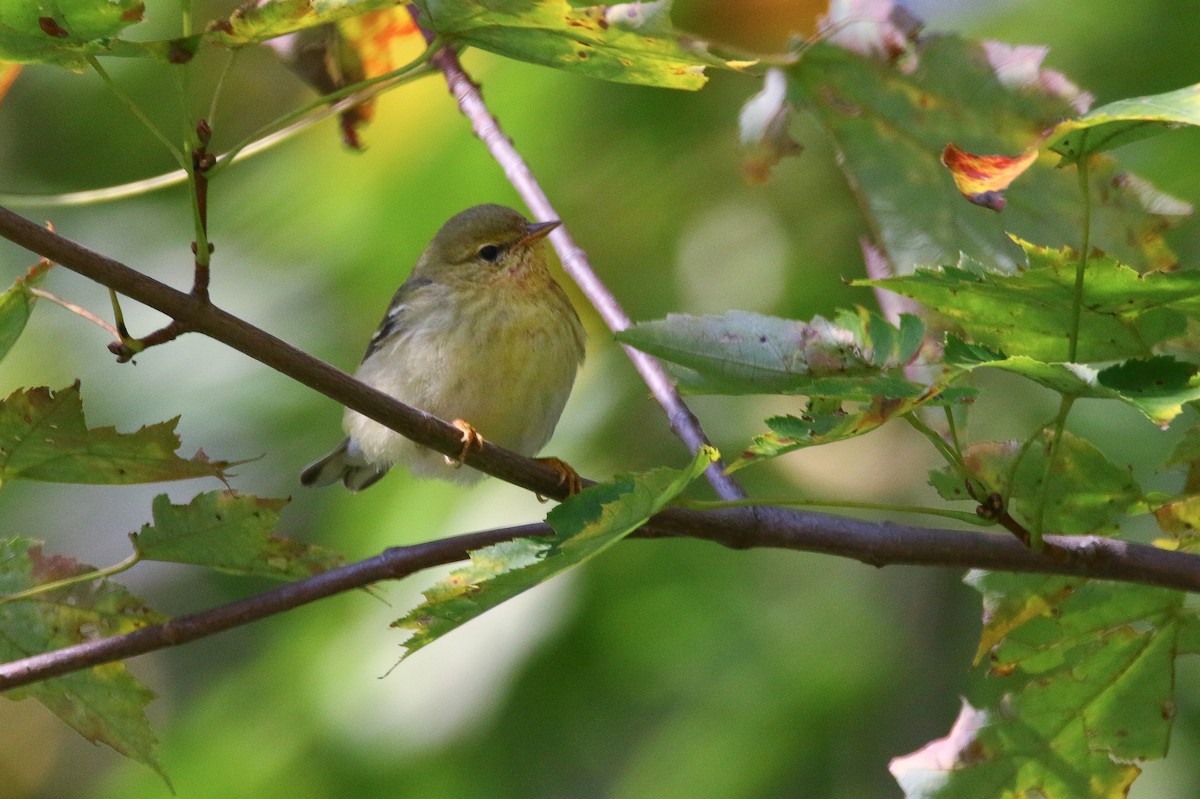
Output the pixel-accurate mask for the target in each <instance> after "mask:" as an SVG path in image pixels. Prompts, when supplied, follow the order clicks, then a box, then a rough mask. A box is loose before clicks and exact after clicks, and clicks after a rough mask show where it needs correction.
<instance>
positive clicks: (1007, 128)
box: [788, 25, 1189, 274]
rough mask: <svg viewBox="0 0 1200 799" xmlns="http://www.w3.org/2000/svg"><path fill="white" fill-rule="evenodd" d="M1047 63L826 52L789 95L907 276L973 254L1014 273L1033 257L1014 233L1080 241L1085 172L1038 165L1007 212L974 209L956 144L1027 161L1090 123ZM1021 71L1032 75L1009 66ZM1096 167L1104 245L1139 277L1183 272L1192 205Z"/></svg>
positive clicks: (925, 50)
mask: <svg viewBox="0 0 1200 799" xmlns="http://www.w3.org/2000/svg"><path fill="white" fill-rule="evenodd" d="M846 30H847V35H849V34H850V33H851V31H857V30H859V27H857V26H850V25H848V26H846ZM833 38H834V39H835V40H836V39H837V37H836V36H834V37H833ZM894 49H895V48H894V47H889V46H887V43H886V42H885V43H884V45H883V46H881V47H879V48H878V50H879V51H880V52H885V53H890V54H891V55H892V56H894ZM1027 50H1032V48H1028V49H1027ZM1036 61H1037V59H1030V58H1027V57H1025V53H1024V52H1022V51H1017V49H1016V48H1006V46H1005V45H999V44H997V43H981V42H974V41H969V40H966V39H963V38H960V37H957V36H953V35H943V34H931V35H923V36H921V37H920V38H919V40H917V41H916V42H915V43H912V44H911V46H910V47H909V48H908V49H907V50H906V51H905V52H904V54H903V56H901V57H888V58H886V59H885V58H876V57H872V56H863V55H859V54H857V53H853V52H849V51H848V50H846V49H843V48H842V47H839V46H837V45H836V44H834V43H821V44H816V45H813V46H811V47H808V48H806V49H805V51H804V54H803V57H802V58H800V59H798V60H797V62H796V63H795V64H794V65H793V66H790V67H788V76H789V79H788V88H789V91H790V95H789V99H791V100H792V102H793V103H794V104H795V105H796V106H797V107H802V108H807V109H808V110H810V111H811V112H812V113H813V114H814V115H815V117H816V118H817V120H818V122H819V123H820V124H821V125H822V126H823V127H824V128H825V130H826V131H828V133H829V135H830V136H831V137H832V139H833V142H834V146H835V148H836V150H837V152H838V156H839V157H838V164H839V165H840V167H841V168H842V170H843V171H844V172H845V174H846V177H847V180H848V182H849V183H850V185H851V186H853V187H854V192H855V195H856V196H858V197H860V198H861V204H862V208H863V213H864V214H865V215H866V218H867V222H868V226H869V227H870V229H871V230H873V231H876V236H877V238H878V241H877V242H876V243H877V244H878V246H879V247H880V249H881V250H882V252H883V254H884V255H885V257H886V258H887V260H888V261H889V262H890V264H891V266H892V268H893V270H894V271H895V273H896V274H908V273H910V272H912V271H913V270H914V269H915V268H916V267H918V266H929V265H932V264H939V263H940V264H946V263H955V262H956V261H957V260H958V259H959V257H960V255H965V256H966V257H967V258H969V259H972V260H975V261H978V262H981V263H985V264H988V265H989V266H991V267H994V268H996V269H1015V268H1016V267H1017V266H1018V265H1020V264H1021V263H1022V261H1023V258H1022V256H1021V252H1020V250H1019V249H1018V248H1017V247H1015V246H1014V245H1013V242H1012V241H1011V240H1010V239H1009V236H1008V234H1009V233H1010V232H1012V233H1015V234H1017V235H1018V236H1020V237H1021V238H1024V239H1027V240H1031V241H1047V242H1073V241H1077V240H1078V238H1079V222H1078V213H1079V202H1080V200H1079V187H1078V182H1077V180H1076V175H1075V174H1074V172H1072V171H1070V170H1061V169H1056V168H1055V163H1054V162H1056V161H1058V160H1059V159H1058V158H1041V159H1039V160H1038V161H1037V162H1035V163H1034V164H1033V165H1032V166H1031V167H1030V168H1029V169H1028V171H1027V172H1026V173H1025V174H1024V176H1023V177H1022V179H1021V180H1020V181H1018V182H1017V183H1016V184H1014V186H1013V187H1012V188H1011V189H1009V191H1008V194H1007V205H1006V206H1005V208H1004V211H1003V213H1000V214H998V213H996V212H994V211H991V210H988V209H985V208H980V207H978V206H975V205H971V204H970V203H967V202H964V201H963V199H962V196H961V195H960V194H959V192H958V189H957V188H956V186H955V183H954V180H953V178H952V176H951V174H950V173H949V172H948V171H947V170H946V169H945V168H944V167H943V166H942V163H941V157H942V152H943V150H944V149H945V146H946V143H947V142H955V143H956V144H959V145H961V146H962V147H963V148H964V149H966V150H968V151H970V152H974V153H1001V154H1006V155H1010V156H1016V155H1019V154H1020V153H1022V152H1024V151H1025V150H1026V148H1027V147H1028V146H1029V145H1030V143H1032V142H1035V141H1038V140H1039V137H1040V136H1041V135H1042V133H1043V132H1044V131H1046V130H1048V129H1050V128H1052V127H1053V126H1054V125H1056V124H1057V123H1058V122H1059V121H1061V120H1063V119H1066V118H1069V117H1074V116H1077V115H1078V113H1079V112H1078V111H1077V110H1076V109H1075V108H1074V107H1072V105H1071V101H1072V100H1074V99H1075V98H1073V97H1071V96H1061V95H1056V94H1054V93H1052V92H1051V91H1048V90H1047V88H1046V87H1047V86H1063V85H1068V86H1069V85H1070V84H1069V81H1067V80H1066V79H1065V78H1063V77H1062V76H1061V75H1057V74H1056V73H1049V72H1048V71H1045V70H1041V69H1040V65H1039V64H1038V63H1036ZM1014 63H1017V64H1018V67H1017V69H1016V70H1013V72H1019V74H1013V72H1009V71H1007V67H1008V66H1009V65H1012V64H1014ZM1024 75H1028V76H1029V79H1028V80H1022V79H1021V78H1022V76H1024ZM1043 76H1044V77H1045V79H1044V80H1043ZM1090 170H1091V176H1092V181H1091V185H1092V187H1093V193H1092V200H1091V207H1092V211H1093V220H1092V232H1093V238H1092V246H1093V247H1097V248H1099V249H1101V250H1103V251H1105V252H1107V253H1109V254H1110V255H1112V256H1114V257H1116V258H1119V259H1120V260H1121V261H1123V262H1124V263H1128V264H1131V265H1132V266H1134V267H1136V268H1137V269H1138V270H1139V271H1141V270H1146V269H1152V268H1153V269H1166V268H1170V267H1173V266H1175V265H1177V259H1176V258H1175V256H1174V254H1173V253H1171V251H1170V249H1169V248H1168V247H1167V246H1166V244H1165V242H1164V239H1163V231H1164V230H1165V228H1166V227H1167V226H1168V225H1169V223H1170V222H1171V221H1172V220H1171V217H1173V216H1175V215H1177V214H1180V213H1188V212H1189V209H1188V207H1187V205H1186V204H1184V203H1179V202H1178V201H1173V202H1171V201H1168V198H1165V197H1164V196H1163V195H1160V194H1157V193H1156V192H1154V190H1153V189H1152V188H1151V187H1149V186H1148V184H1146V182H1145V181H1141V180H1138V179H1136V178H1134V177H1133V176H1130V175H1126V174H1124V173H1122V172H1121V171H1119V170H1118V169H1117V167H1116V165H1115V164H1114V163H1113V162H1112V161H1111V160H1110V159H1108V158H1107V157H1100V158H1098V159H1096V160H1094V161H1093V162H1091V164H1090Z"/></svg>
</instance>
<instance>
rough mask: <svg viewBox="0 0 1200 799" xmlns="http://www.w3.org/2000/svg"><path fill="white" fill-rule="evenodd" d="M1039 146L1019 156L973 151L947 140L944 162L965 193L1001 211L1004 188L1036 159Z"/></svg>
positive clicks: (985, 206)
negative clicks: (1012, 156)
mask: <svg viewBox="0 0 1200 799" xmlns="http://www.w3.org/2000/svg"><path fill="white" fill-rule="evenodd" d="M1037 155H1038V149H1037V147H1031V148H1029V149H1028V150H1026V151H1025V152H1023V153H1021V155H1019V156H1017V157H1016V158H1009V157H1008V156H1005V155H974V154H973V153H968V152H967V151H965V150H962V149H960V148H958V147H956V146H955V145H953V144H947V145H946V149H945V150H943V151H942V163H943V164H945V165H946V168H947V169H949V170H950V174H951V175H953V176H954V183H955V185H956V186H958V190H959V191H960V192H962V195H963V196H964V197H966V198H967V199H968V200H970V201H971V202H973V203H975V204H976V205H982V206H983V207H984V208H991V209H992V210H993V211H1000V210H1003V208H1004V203H1005V200H1004V190H1005V189H1007V188H1008V186H1009V184H1011V183H1012V182H1013V181H1014V180H1016V179H1017V178H1018V177H1019V176H1020V175H1021V173H1022V172H1024V171H1025V170H1026V169H1028V168H1029V167H1030V165H1031V164H1033V162H1034V161H1036V160H1037Z"/></svg>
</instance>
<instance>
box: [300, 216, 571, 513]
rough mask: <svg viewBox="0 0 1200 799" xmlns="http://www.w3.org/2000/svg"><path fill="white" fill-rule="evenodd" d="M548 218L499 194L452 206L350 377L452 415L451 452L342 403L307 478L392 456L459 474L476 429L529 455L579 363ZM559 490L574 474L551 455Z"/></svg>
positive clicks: (335, 476) (368, 466)
mask: <svg viewBox="0 0 1200 799" xmlns="http://www.w3.org/2000/svg"><path fill="white" fill-rule="evenodd" d="M559 224H560V222H558V221H557V220H554V221H547V222H530V221H529V220H528V219H526V218H525V217H524V216H523V215H521V214H520V213H518V212H517V211H514V210H513V209H511V208H508V207H505V206H502V205H490V204H489V205H478V206H475V207H473V208H468V209H467V210H465V211H462V212H461V213H458V214H456V215H455V216H453V217H451V218H450V219H449V220H448V221H447V222H446V223H445V224H444V225H443V226H442V227H441V229H440V230H438V232H437V234H436V235H435V236H434V237H433V240H432V241H431V242H430V243H429V246H428V247H426V248H425V251H424V252H423V253H422V254H421V257H420V258H419V259H418V260H417V263H416V266H415V267H414V268H413V270H412V272H411V274H410V275H409V277H408V278H407V279H406V280H405V281H404V283H403V284H402V285H401V286H400V288H399V289H398V290H397V291H396V294H395V296H394V297H392V301H391V304H390V305H389V306H388V309H387V312H386V313H385V314H384V317H383V321H382V323H381V324H380V325H379V329H378V330H376V331H375V334H374V335H373V336H372V337H371V340H370V343H369V344H368V345H367V351H366V354H365V355H364V356H363V360H362V363H361V364H360V365H359V367H358V369H357V371H356V372H355V375H354V376H355V377H356V378H357V379H358V380H360V381H362V382H363V383H366V384H367V385H369V386H371V387H373V388H376V389H378V390H380V391H382V392H384V393H386V394H390V395H391V396H393V397H395V398H396V399H398V400H400V401H401V402H403V403H405V404H406V405H411V406H413V407H416V408H419V409H421V410H423V411H425V412H426V413H430V414H432V415H434V416H437V417H439V418H441V419H444V420H448V421H451V423H452V424H453V425H454V426H455V427H457V428H458V429H459V430H460V431H462V434H463V450H462V452H461V453H460V455H459V457H458V458H457V459H454V458H451V457H449V456H443V455H441V454H440V453H438V452H435V451H434V450H432V449H429V448H428V447H424V446H421V445H420V444H417V443H416V442H413V441H410V440H409V439H407V438H404V437H403V436H401V435H400V434H399V433H396V432H394V431H393V430H390V429H389V428H387V427H385V426H383V425H381V424H379V423H378V422H376V421H374V420H372V419H369V418H367V417H366V416H363V415H362V414H360V413H358V412H357V411H354V410H351V409H350V408H347V409H346V410H345V413H344V415H343V419H342V426H343V429H344V431H345V433H346V438H345V439H344V440H343V441H342V442H341V443H340V444H339V445H338V446H337V447H335V448H334V449H333V451H331V452H330V453H328V454H327V455H325V456H324V457H323V458H321V459H319V460H317V461H315V462H314V463H312V464H310V465H309V466H307V467H306V468H305V469H304V470H303V471H302V472H301V475H300V482H301V483H302V484H304V485H306V486H324V485H330V484H333V483H335V482H338V481H341V482H342V484H343V485H344V486H345V487H346V488H348V489H350V490H351V491H361V490H363V489H365V488H368V487H370V486H372V485H374V484H375V483H376V482H378V481H379V480H380V479H381V478H383V476H384V475H385V474H387V472H388V470H389V469H390V468H391V467H392V466H394V465H396V464H402V465H404V466H406V467H408V469H409V470H410V471H411V472H412V473H413V474H415V475H417V476H418V477H433V478H438V479H443V480H449V481H451V482H455V483H460V484H464V485H469V484H471V483H474V482H476V481H478V480H480V479H482V477H483V476H484V475H483V473H482V472H479V471H476V470H474V469H470V468H467V469H460V468H457V467H459V466H461V465H462V461H463V459H464V458H465V457H466V456H467V454H468V452H469V451H470V450H471V448H473V447H479V446H480V445H481V443H482V440H483V439H484V438H486V439H487V440H488V441H490V442H492V443H493V444H496V445H498V446H501V447H504V448H506V449H510V450H512V451H514V452H517V453H520V454H522V455H525V456H528V457H533V456H534V455H536V454H537V453H538V452H539V451H540V450H541V449H542V447H543V446H545V444H546V442H547V441H549V440H550V436H551V435H552V434H553V433H554V428H555V426H556V425H557V424H558V420H559V417H560V416H561V415H562V411H563V407H564V406H565V405H566V402H567V397H568V396H569V395H570V393H571V388H572V386H573V385H574V382H575V375H576V372H577V370H578V368H579V367H580V365H581V364H582V363H583V358H584V345H585V333H584V329H583V325H582V324H581V323H580V320H579V315H578V314H577V313H576V312H575V308H574V307H573V306H572V305H571V301H570V300H569V299H568V298H567V295H566V292H564V291H563V289H562V287H561V286H559V284H558V283H557V282H555V280H554V278H553V277H552V276H551V274H550V271H549V269H548V268H547V258H546V245H545V241H544V239H545V237H546V235H547V234H549V233H550V231H552V230H554V229H555V228H556V227H558V226H559ZM542 460H545V461H547V462H549V463H551V465H553V466H554V467H555V468H556V469H558V470H559V472H560V474H561V475H562V477H563V481H565V482H567V484H568V487H569V489H568V490H569V491H571V492H575V491H578V486H579V476H578V475H577V474H576V473H575V472H574V470H573V469H571V467H570V466H568V465H567V464H565V463H564V462H562V461H560V460H558V459H557V458H544V459H542Z"/></svg>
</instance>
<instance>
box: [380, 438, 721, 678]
mask: <svg viewBox="0 0 1200 799" xmlns="http://www.w3.org/2000/svg"><path fill="white" fill-rule="evenodd" d="M716 458H717V453H716V450H713V449H711V448H705V449H703V450H702V451H701V452H700V454H699V455H698V456H697V457H696V458H695V460H694V461H693V462H692V463H691V465H689V466H688V467H687V468H684V469H668V468H660V469H654V470H653V471H649V472H644V473H641V474H630V475H622V476H618V477H617V478H615V479H614V480H612V481H611V482H608V483H601V484H599V485H595V486H591V487H589V488H586V489H584V490H583V491H582V492H580V493H579V494H577V495H575V496H573V497H571V498H569V499H568V500H566V501H565V502H563V503H562V504H561V505H559V506H558V507H556V508H555V509H554V510H552V511H551V512H550V514H549V515H548V516H547V517H546V520H547V521H548V522H549V523H550V525H551V526H552V527H553V528H554V531H555V533H557V537H556V538H555V539H553V540H541V541H534V540H517V541H508V542H505V543H501V544H497V545H495V546H490V547H486V548H484V549H481V550H478V551H476V552H472V553H470V557H471V563H470V564H469V565H468V566H466V567H464V568H461V569H456V570H455V571H453V572H451V573H450V575H449V576H448V577H446V578H445V579H443V580H441V581H440V582H438V583H437V584H436V585H434V586H433V587H432V588H430V589H429V590H427V591H426V592H425V602H423V603H422V604H421V605H419V606H418V607H416V608H414V609H413V610H412V611H410V612H409V613H408V614H407V615H405V616H404V617H403V618H401V619H398V620H397V621H395V622H393V624H392V626H393V627H401V628H404V629H408V630H412V635H411V636H410V637H409V639H408V640H407V641H405V643H404V649H405V653H404V657H408V656H409V655H411V654H412V653H413V652H416V651H417V650H418V649H421V648H422V647H424V646H426V645H428V644H430V643H432V642H433V641H435V640H437V639H438V638H441V637H442V636H443V635H445V634H447V633H449V632H450V631H452V630H455V629H457V628H458V627H460V626H462V625H463V624H465V623H466V622H468V621H470V620H471V619H473V618H475V617H476V616H479V615H481V614H482V613H484V612H485V611H487V610H490V609H491V608H494V607H496V606H497V605H499V604H500V603H502V602H504V601H505V600H508V599H511V598H512V597H514V596H516V595H517V594H520V593H522V592H523V591H526V590H528V589H530V588H532V587H533V586H535V585H537V584H539V583H542V582H545V581H546V580H549V579H550V578H551V577H554V576H556V575H558V574H561V573H562V572H564V571H566V570H567V569H570V568H571V567H573V566H576V565H578V564H580V563H583V562H584V561H586V560H588V559H590V558H593V557H595V556H596V555H598V554H600V553H601V552H603V551H604V550H605V549H607V548H608V547H610V546H612V545H613V544H615V543H616V542H618V541H620V540H621V539H622V538H624V537H625V536H627V535H629V534H630V533H632V532H633V531H634V530H636V529H637V528H638V527H641V526H642V524H644V523H645V522H646V520H647V519H649V518H650V517H651V516H653V515H654V514H655V513H658V511H660V510H662V509H663V508H664V507H665V506H666V505H667V504H668V503H669V502H670V501H671V500H672V499H674V498H675V497H676V496H678V494H679V493H680V492H681V491H683V489H684V488H686V487H687V486H688V484H690V483H691V482H692V481H693V480H695V479H696V478H697V477H699V476H700V475H701V474H702V473H703V472H704V470H705V468H707V466H708V465H709V464H710V463H712V462H713V461H714V460H716Z"/></svg>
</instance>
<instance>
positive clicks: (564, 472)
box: [534, 458, 583, 502]
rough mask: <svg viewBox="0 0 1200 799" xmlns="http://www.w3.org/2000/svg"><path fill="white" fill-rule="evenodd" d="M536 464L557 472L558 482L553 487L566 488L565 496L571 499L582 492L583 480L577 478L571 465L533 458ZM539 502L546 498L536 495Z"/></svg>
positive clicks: (555, 459)
mask: <svg viewBox="0 0 1200 799" xmlns="http://www.w3.org/2000/svg"><path fill="white" fill-rule="evenodd" d="M534 460H536V461H537V462H538V463H544V464H546V465H547V466H549V467H550V468H552V469H554V471H556V472H558V482H557V483H555V485H558V486H563V485H565V486H566V487H567V496H569V497H573V496H575V495H576V494H578V493H579V492H580V491H582V490H583V478H582V477H580V476H579V472H577V471H575V469H573V468H572V467H571V464H569V463H567V462H566V461H564V460H560V459H559V458H534ZM537 498H538V501H539V502H545V501H546V498H545V497H543V496H542V495H541V494H538V495H537Z"/></svg>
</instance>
